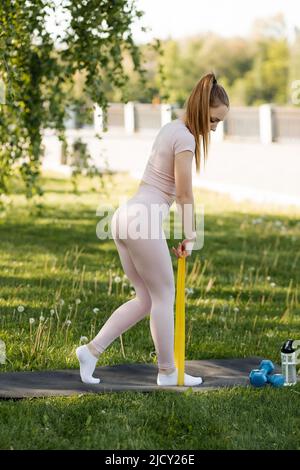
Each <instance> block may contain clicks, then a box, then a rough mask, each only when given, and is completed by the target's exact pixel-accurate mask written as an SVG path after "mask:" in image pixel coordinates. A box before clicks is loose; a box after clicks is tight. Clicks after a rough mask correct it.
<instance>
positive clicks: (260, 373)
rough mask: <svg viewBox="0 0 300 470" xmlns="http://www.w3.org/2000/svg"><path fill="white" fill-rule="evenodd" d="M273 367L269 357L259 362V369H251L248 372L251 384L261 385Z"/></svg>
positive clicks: (265, 381) (264, 383) (264, 382)
mask: <svg viewBox="0 0 300 470" xmlns="http://www.w3.org/2000/svg"><path fill="white" fill-rule="evenodd" d="M274 369H275V367H274V364H273V362H272V361H270V360H269V359H264V360H262V361H261V363H260V364H259V369H253V370H252V371H251V372H250V374H249V379H250V383H251V385H253V386H254V387H263V386H264V385H266V383H267V382H268V379H269V377H270V374H271V372H273V370H274Z"/></svg>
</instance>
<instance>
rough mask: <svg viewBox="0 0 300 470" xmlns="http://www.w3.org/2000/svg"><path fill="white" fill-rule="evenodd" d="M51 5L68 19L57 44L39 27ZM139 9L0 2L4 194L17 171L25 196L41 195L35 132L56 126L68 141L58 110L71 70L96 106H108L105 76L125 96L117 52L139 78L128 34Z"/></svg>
mask: <svg viewBox="0 0 300 470" xmlns="http://www.w3.org/2000/svg"><path fill="white" fill-rule="evenodd" d="M58 6H59V7H60V10H61V12H62V13H63V14H64V15H65V17H66V18H70V20H69V24H68V26H67V28H66V29H65V30H63V26H62V27H61V31H62V32H61V34H60V35H58V38H57V40H58V41H59V42H58V43H57V42H55V39H54V38H53V37H52V36H51V34H50V33H49V32H48V30H47V28H46V18H47V15H48V14H51V15H54V14H55V12H56V9H57V8H58ZM49 12H50V13H49ZM142 14H143V12H141V11H139V10H137V9H136V6H135V4H134V2H129V1H128V0H116V1H114V2H107V1H104V0H101V1H100V0H99V1H97V2H95V1H93V0H82V1H78V0H61V1H60V2H59V5H58V4H57V2H55V1H54V0H43V1H42V0H34V1H32V0H15V1H13V2H12V1H11V0H3V1H2V2H1V4H0V54H1V55H0V78H1V79H2V80H3V81H4V84H5V85H6V103H5V104H2V105H1V106H0V139H1V142H2V146H1V149H0V175H1V176H0V192H5V191H6V192H7V189H8V180H9V178H11V176H12V175H13V173H14V172H15V171H19V172H20V173H21V175H22V177H23V179H24V182H25V184H26V195H27V196H28V197H31V196H33V195H34V194H42V188H41V187H39V174H40V165H41V158H42V156H43V146H42V131H43V129H44V128H46V127H48V128H53V129H56V130H57V132H58V136H59V139H60V140H61V141H62V142H64V143H65V145H67V143H66V138H65V134H64V130H65V125H64V119H65V113H66V111H65V110H66V109H67V107H68V105H70V97H71V95H72V94H71V89H72V86H73V85H74V76H75V74H76V73H77V72H84V73H85V83H84V87H83V92H84V93H85V95H86V97H87V98H88V99H86V103H88V105H90V106H92V105H93V103H97V104H98V105H100V106H101V107H102V108H103V110H106V109H107V106H108V103H107V96H106V92H105V90H104V88H103V81H104V79H105V77H106V78H107V79H108V80H109V82H110V84H111V86H112V88H114V87H117V88H119V89H120V90H121V91H122V96H121V98H122V100H125V101H126V96H125V93H124V86H125V84H126V82H127V80H128V75H127V74H126V73H125V72H124V68H123V61H122V58H123V52H124V50H127V51H128V52H129V54H130V56H131V57H132V60H133V64H134V68H135V70H136V71H137V72H138V73H139V76H140V79H141V81H142V83H144V73H145V71H144V70H143V68H142V65H141V55H140V51H139V48H138V47H137V46H136V45H135V44H134V42H133V39H132V35H131V25H132V23H133V21H134V20H135V18H136V17H138V18H139V17H141V16H142ZM155 47H156V46H155ZM2 90H3V87H2ZM2 95H3V93H2ZM2 98H3V97H2ZM2 102H3V99H2ZM76 104H77V105H78V102H77V103H75V105H76ZM81 105H82V103H81ZM90 113H91V111H90ZM105 124H106V123H105ZM105 130H106V129H105Z"/></svg>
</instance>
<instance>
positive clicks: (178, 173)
mask: <svg viewBox="0 0 300 470" xmlns="http://www.w3.org/2000/svg"><path fill="white" fill-rule="evenodd" d="M192 162H193V152H191V151H190V150H185V151H183V152H180V153H178V154H176V155H175V158H174V176H175V187H176V205H177V210H178V211H179V214H181V223H182V228H183V233H184V236H185V240H184V242H186V241H188V240H191V243H192V241H195V238H196V227H195V217H194V195H193V188H192ZM192 244H193V243H192ZM192 244H190V245H189V246H188V247H186V249H187V250H188V251H191V249H192Z"/></svg>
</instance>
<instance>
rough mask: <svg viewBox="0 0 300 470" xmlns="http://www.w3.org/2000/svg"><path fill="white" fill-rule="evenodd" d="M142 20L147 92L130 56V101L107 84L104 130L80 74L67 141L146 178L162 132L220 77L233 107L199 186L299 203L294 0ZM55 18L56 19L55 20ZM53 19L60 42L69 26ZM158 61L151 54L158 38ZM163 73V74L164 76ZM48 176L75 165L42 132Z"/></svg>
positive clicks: (169, 0) (298, 43) (156, 8)
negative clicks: (204, 84)
mask: <svg viewBox="0 0 300 470" xmlns="http://www.w3.org/2000/svg"><path fill="white" fill-rule="evenodd" d="M136 5H137V7H139V8H140V9H141V10H143V12H144V16H143V17H142V19H143V23H144V25H145V26H146V28H145V30H144V31H140V23H141V20H140V19H139V20H138V21H135V23H134V24H133V26H132V32H133V38H134V40H135V42H136V44H137V45H138V47H139V49H140V50H141V52H142V53H143V55H144V57H145V68H146V86H144V85H142V84H140V82H139V80H138V74H137V73H136V71H135V70H134V67H133V64H132V61H131V60H130V57H129V54H126V53H124V68H125V71H126V74H128V77H129V81H128V83H127V84H126V86H125V96H126V100H127V103H124V102H121V98H122V97H121V92H120V90H119V89H115V88H114V89H113V88H112V86H111V84H110V80H109V79H108V78H107V79H106V80H105V79H104V81H103V87H104V90H105V93H106V96H107V99H108V101H109V107H108V109H107V110H106V113H105V117H106V119H107V130H106V132H105V133H104V134H103V135H102V137H103V139H102V141H101V143H99V141H98V140H97V139H96V138H95V137H94V136H95V132H100V131H102V130H103V114H104V113H102V110H101V108H100V107H99V106H96V107H95V108H96V109H92V107H91V103H90V99H89V98H88V97H87V96H86V94H85V93H84V91H83V84H84V80H85V73H84V71H83V72H82V73H80V72H78V73H77V74H76V78H75V86H74V88H73V90H72V96H71V102H72V100H73V103H72V104H71V106H70V108H69V109H68V113H67V114H68V118H67V119H66V120H65V125H66V127H67V138H68V141H69V142H70V143H72V142H73V143H74V141H75V140H78V139H80V140H81V141H83V142H85V144H86V148H87V150H88V151H89V153H90V155H91V158H92V159H93V161H94V163H95V165H96V166H98V167H99V165H101V162H103V160H106V162H107V166H109V167H110V168H111V170H112V171H128V172H129V173H130V175H132V176H133V177H135V178H140V177H141V175H142V172H143V169H144V167H145V164H146V162H147V159H148V157H149V154H150V151H151V146H152V143H153V140H154V138H155V136H156V134H157V132H158V130H159V129H160V127H161V126H162V125H164V124H165V123H167V122H169V121H170V120H172V119H174V118H176V117H178V116H180V115H181V113H182V111H183V105H184V102H185V100H186V98H187V97H188V95H189V94H190V92H191V90H192V88H193V87H194V85H195V84H196V83H197V81H198V80H199V79H200V78H201V76H203V75H204V74H206V73H208V72H210V71H213V72H214V73H215V74H216V76H217V79H218V81H219V83H221V84H222V85H223V87H224V88H225V89H226V91H227V93H228V95H229V98H230V105H231V109H230V112H229V113H228V115H227V117H226V119H225V121H224V123H223V122H222V123H220V124H219V125H218V128H217V131H216V133H213V132H211V141H212V145H211V148H210V155H209V159H208V163H207V166H206V168H205V170H204V169H202V172H201V174H200V176H199V175H196V173H194V180H193V183H194V185H195V186H198V187H205V188H207V189H212V190H214V191H218V192H226V193H228V194H230V195H231V196H232V197H233V198H235V199H237V200H242V199H250V200H253V201H256V202H276V203H280V204H285V205H286V204H296V205H299V204H300V185H299V176H300V158H299V156H300V22H299V15H298V10H297V9H298V5H297V2H295V1H283V0H264V1H263V2H261V1H258V0H254V1H253V2H251V6H247V7H245V4H244V3H242V2H237V1H235V0H228V1H226V2H223V1H222V0H215V1H214V2H213V3H210V4H209V3H207V2H202V1H197V0H187V1H186V2H185V3H184V8H183V7H182V2H180V1H177V0H175V1H174V0H164V1H163V2H161V1H158V0H152V1H151V2H150V1H145V0H138V1H137V2H136ZM57 14H58V13H57ZM63 18H64V17H63V16H60V17H59V20H60V21H59V22H58V26H55V21H57V18H55V17H54V16H50V17H49V18H48V29H49V31H51V34H53V36H54V37H55V36H56V35H57V34H58V32H60V31H61V24H62V19H63ZM154 37H155V38H159V40H160V41H161V53H159V52H156V51H155V50H149V47H148V45H149V43H151V41H153V38H154ZM161 70H163V73H159V72H160V71H161ZM44 142H45V148H46V153H45V157H44V161H43V166H44V168H45V169H52V170H58V171H61V172H64V173H65V174H68V173H70V172H71V167H70V165H69V164H68V161H67V159H66V158H65V156H64V152H63V147H62V146H61V144H60V142H59V141H58V139H57V138H56V137H55V135H54V133H53V132H51V131H50V130H48V131H47V130H46V131H45V134H44Z"/></svg>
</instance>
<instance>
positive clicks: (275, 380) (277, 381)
mask: <svg viewBox="0 0 300 470" xmlns="http://www.w3.org/2000/svg"><path fill="white" fill-rule="evenodd" d="M267 380H268V382H269V383H270V384H271V385H273V387H277V388H278V387H283V385H284V377H283V375H282V374H273V375H268V376H267Z"/></svg>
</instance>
